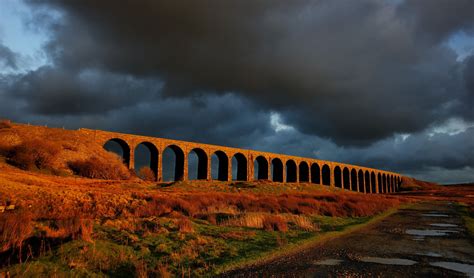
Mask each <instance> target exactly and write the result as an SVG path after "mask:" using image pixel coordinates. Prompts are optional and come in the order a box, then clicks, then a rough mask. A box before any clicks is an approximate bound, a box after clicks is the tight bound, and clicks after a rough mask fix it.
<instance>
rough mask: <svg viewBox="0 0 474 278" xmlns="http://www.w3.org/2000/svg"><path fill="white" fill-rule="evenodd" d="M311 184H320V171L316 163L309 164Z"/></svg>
mask: <svg viewBox="0 0 474 278" xmlns="http://www.w3.org/2000/svg"><path fill="white" fill-rule="evenodd" d="M311 183H316V184H321V169H319V165H318V163H313V164H311Z"/></svg>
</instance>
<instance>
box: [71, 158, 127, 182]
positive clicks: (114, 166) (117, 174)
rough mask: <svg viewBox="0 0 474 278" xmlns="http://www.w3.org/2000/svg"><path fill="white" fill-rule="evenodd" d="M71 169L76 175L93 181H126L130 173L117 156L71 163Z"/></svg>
mask: <svg viewBox="0 0 474 278" xmlns="http://www.w3.org/2000/svg"><path fill="white" fill-rule="evenodd" d="M68 165H69V168H70V169H71V170H72V171H73V172H74V173H75V174H76V175H80V176H83V177H86V178H91V179H105V180H126V179H129V178H130V172H129V171H128V169H127V168H126V167H125V165H124V164H123V163H122V161H121V159H120V158H119V157H118V156H117V155H110V157H109V159H106V158H101V157H98V156H92V157H90V158H88V159H85V160H77V161H71V162H69V163H68Z"/></svg>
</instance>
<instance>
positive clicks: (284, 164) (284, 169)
mask: <svg viewBox="0 0 474 278" xmlns="http://www.w3.org/2000/svg"><path fill="white" fill-rule="evenodd" d="M281 162H282V164H283V171H282V172H283V173H282V178H283V181H282V183H286V160H285V161H283V160H282V161H281Z"/></svg>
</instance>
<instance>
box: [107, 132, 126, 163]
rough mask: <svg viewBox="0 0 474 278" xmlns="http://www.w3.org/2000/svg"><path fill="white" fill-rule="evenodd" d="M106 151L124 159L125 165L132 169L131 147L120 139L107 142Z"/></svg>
mask: <svg viewBox="0 0 474 278" xmlns="http://www.w3.org/2000/svg"><path fill="white" fill-rule="evenodd" d="M103 147H104V149H105V150H106V151H108V152H113V153H115V154H116V155H118V156H119V157H121V158H122V161H123V163H124V164H125V165H126V166H127V167H128V168H130V146H129V145H128V143H127V142H125V141H124V140H122V139H120V138H112V139H110V140H108V141H107V142H105V144H104V146H103Z"/></svg>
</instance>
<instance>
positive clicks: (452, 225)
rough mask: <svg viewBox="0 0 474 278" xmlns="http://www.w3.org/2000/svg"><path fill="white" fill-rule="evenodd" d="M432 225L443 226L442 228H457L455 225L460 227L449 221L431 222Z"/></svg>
mask: <svg viewBox="0 0 474 278" xmlns="http://www.w3.org/2000/svg"><path fill="white" fill-rule="evenodd" d="M430 226H433V227H441V228H455V227H459V226H458V225H456V224H448V223H433V224H430Z"/></svg>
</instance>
